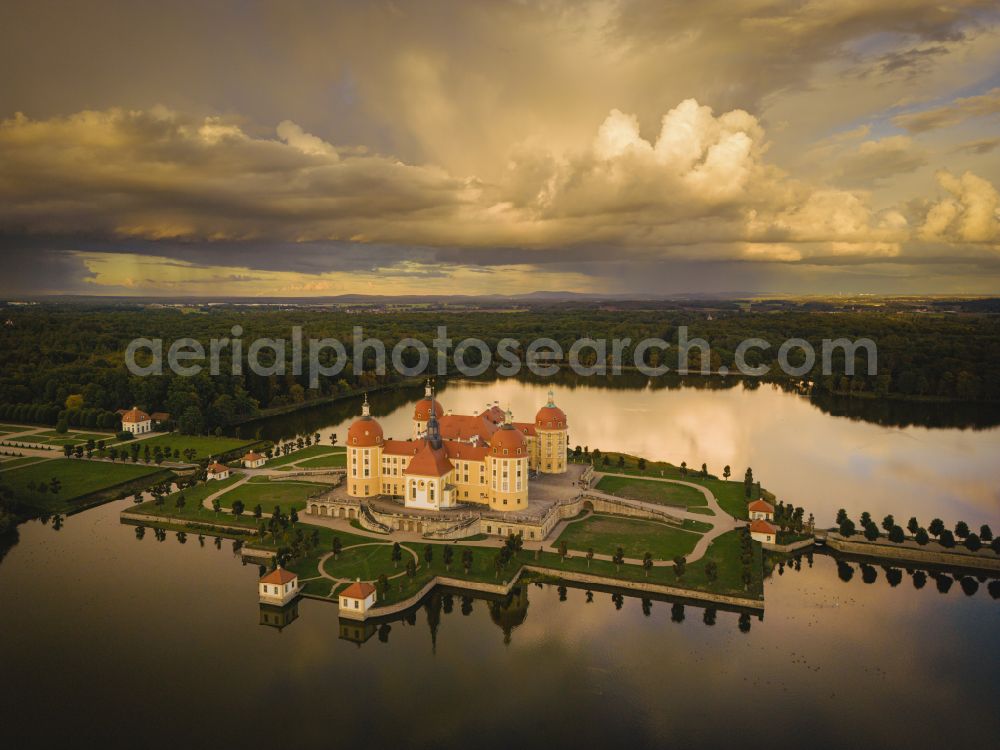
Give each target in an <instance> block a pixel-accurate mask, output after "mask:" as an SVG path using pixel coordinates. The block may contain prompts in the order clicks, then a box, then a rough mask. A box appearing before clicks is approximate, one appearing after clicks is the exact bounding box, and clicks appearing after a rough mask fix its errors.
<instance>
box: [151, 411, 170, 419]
mask: <svg viewBox="0 0 1000 750" xmlns="http://www.w3.org/2000/svg"><path fill="white" fill-rule="evenodd" d="M149 418H150V419H152V420H153V421H154V422H168V421H170V412H167V411H154V412H153V413H152V414H150V415H149Z"/></svg>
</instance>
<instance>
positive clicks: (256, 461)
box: [243, 451, 267, 469]
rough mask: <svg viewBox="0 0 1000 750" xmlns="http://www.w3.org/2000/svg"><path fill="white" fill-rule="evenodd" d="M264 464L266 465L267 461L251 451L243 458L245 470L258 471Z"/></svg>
mask: <svg viewBox="0 0 1000 750" xmlns="http://www.w3.org/2000/svg"><path fill="white" fill-rule="evenodd" d="M265 463H267V459H266V458H264V457H263V456H262V455H260V454H259V453H254V452H253V451H250V452H249V453H247V454H246V455H245V456H243V468H245V469H259V468H260V467H261V466H263V465H264V464H265Z"/></svg>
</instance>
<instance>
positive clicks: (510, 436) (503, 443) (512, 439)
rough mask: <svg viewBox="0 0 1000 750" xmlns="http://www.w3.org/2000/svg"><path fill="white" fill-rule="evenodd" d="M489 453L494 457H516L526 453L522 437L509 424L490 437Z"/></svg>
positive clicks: (518, 431) (519, 432) (517, 430)
mask: <svg viewBox="0 0 1000 750" xmlns="http://www.w3.org/2000/svg"><path fill="white" fill-rule="evenodd" d="M504 449H506V451H507V452H506V453H504ZM490 452H491V453H492V454H493V455H494V456H503V455H507V456H518V455H527V453H528V451H527V449H526V447H525V442H524V435H523V434H522V433H521V431H520V430H519V429H517V428H516V427H515V426H514V425H512V424H510V423H508V424H505V425H504V426H503V427H501V428H500V429H499V430H497V431H496V432H494V433H493V435H492V437H490Z"/></svg>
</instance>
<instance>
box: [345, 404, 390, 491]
mask: <svg viewBox="0 0 1000 750" xmlns="http://www.w3.org/2000/svg"><path fill="white" fill-rule="evenodd" d="M382 440H383V439H382V426H381V425H380V424H379V423H378V422H376V421H375V420H374V419H373V418H372V416H371V407H369V406H368V394H365V402H364V404H363V405H362V407H361V416H360V417H358V418H357V419H355V420H354V422H352V423H351V426H350V427H349V428H348V430H347V494H348V495H350V496H351V497H374V496H375V495H378V494H379V493H380V491H381V486H382V477H381V466H382Z"/></svg>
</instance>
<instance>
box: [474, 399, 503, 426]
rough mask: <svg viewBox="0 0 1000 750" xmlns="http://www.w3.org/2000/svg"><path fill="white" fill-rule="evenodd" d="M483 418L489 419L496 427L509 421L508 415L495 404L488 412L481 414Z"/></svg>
mask: <svg viewBox="0 0 1000 750" xmlns="http://www.w3.org/2000/svg"><path fill="white" fill-rule="evenodd" d="M479 416H480V417H481V418H484V419H488V420H489V421H490V422H492V423H493V424H496V425H500V424H503V423H504V422H505V421H506V420H507V414H506V412H504V410H503V409H501V408H500V407H499V406H497V405H496V404H494V405H493V406H491V407H490V408H489V409H487V410H486V411H484V412H482V413H480V414H479Z"/></svg>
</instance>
